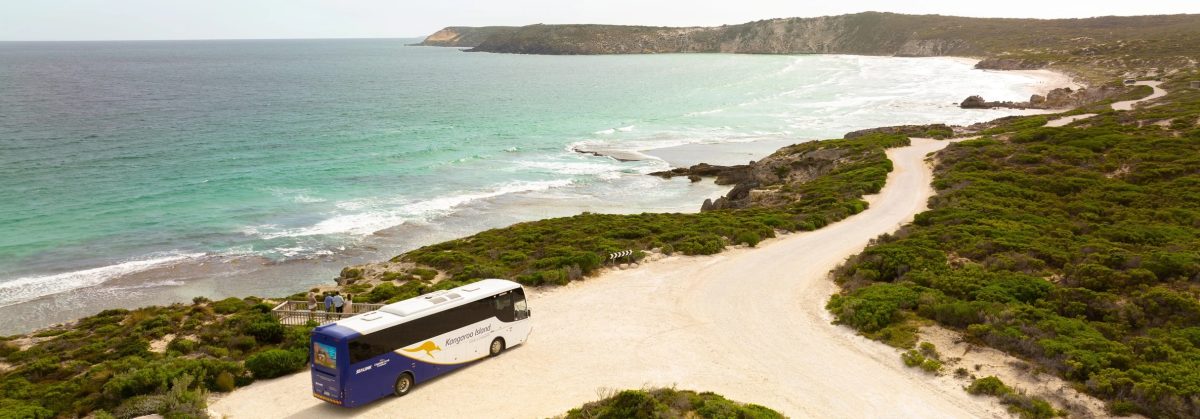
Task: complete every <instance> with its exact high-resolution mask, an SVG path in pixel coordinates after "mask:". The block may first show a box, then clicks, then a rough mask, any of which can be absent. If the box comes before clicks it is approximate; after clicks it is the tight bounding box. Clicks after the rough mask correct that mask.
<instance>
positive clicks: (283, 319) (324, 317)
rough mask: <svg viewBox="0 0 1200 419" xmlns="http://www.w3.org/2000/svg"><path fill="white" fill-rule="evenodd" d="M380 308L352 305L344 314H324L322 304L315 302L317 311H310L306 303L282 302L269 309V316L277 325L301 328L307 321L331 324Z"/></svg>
mask: <svg viewBox="0 0 1200 419" xmlns="http://www.w3.org/2000/svg"><path fill="white" fill-rule="evenodd" d="M380 307H383V304H366V303H354V304H351V305H350V310H348V311H346V312H345V313H334V312H326V311H325V303H323V302H317V309H316V310H311V311H310V310H309V309H308V302H307V301H284V302H282V303H279V305H277V306H275V308H273V309H271V314H274V315H275V318H277V319H279V323H280V324H283V325H285V326H303V325H305V324H306V323H308V321H309V320H312V321H314V322H317V324H327V323H333V322H335V321H338V320H341V319H344V318H347V317H353V316H355V315H359V314H362V313H366V312H368V311H375V310H377V309H379V308H380Z"/></svg>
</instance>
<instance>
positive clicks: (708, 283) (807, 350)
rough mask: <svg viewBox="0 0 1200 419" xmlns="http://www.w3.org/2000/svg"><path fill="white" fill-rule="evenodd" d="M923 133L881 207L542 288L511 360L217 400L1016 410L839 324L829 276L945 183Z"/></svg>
mask: <svg viewBox="0 0 1200 419" xmlns="http://www.w3.org/2000/svg"><path fill="white" fill-rule="evenodd" d="M946 145H947V142H937V141H932V140H921V139H914V145H913V146H911V147H905V148H902V149H895V150H891V151H889V152H888V155H889V157H890V158H891V159H892V160H893V162H894V163H895V170H894V171H893V172H892V173H891V174H890V175H889V176H888V182H887V186H886V187H885V188H884V189H883V191H882V192H881V193H880V194H879V195H875V196H872V197H869V201H870V202H871V208H870V209H868V210H867V211H864V212H863V213H861V214H858V215H856V216H854V217H851V218H849V219H846V220H844V221H842V222H839V223H836V224H833V225H831V226H828V227H826V228H824V229H821V230H818V231H815V232H808V233H799V234H792V235H788V236H785V237H783V238H780V239H775V240H770V241H767V242H764V243H762V244H760V245H759V248H758V249H734V250H730V251H727V252H725V253H722V254H720V255H715V256H709V257H669V258H666V259H663V260H661V261H658V262H654V263H650V264H647V265H645V266H643V267H641V268H639V269H630V270H621V271H610V272H608V273H605V274H604V275H601V276H599V277H597V278H594V279H589V280H587V281H584V282H578V283H573V284H571V285H569V286H566V287H561V288H557V289H551V290H547V291H541V292H536V293H533V294H532V295H531V307H532V309H533V314H534V317H533V321H534V322H535V323H534V332H533V335H532V336H531V337H530V340H529V342H528V343H526V344H525V345H522V346H520V347H516V348H513V349H512V350H511V351H509V352H506V353H505V354H503V355H501V356H500V357H499V358H497V359H494V360H486V361H484V362H482V363H480V364H479V365H475V366H472V367H469V368H466V369H463V370H461V371H459V372H456V373H453V374H450V375H448V376H445V377H443V378H440V379H437V380H434V381H432V382H429V383H425V384H423V385H420V386H418V387H417V388H416V389H415V390H414V392H413V393H412V394H410V395H408V396H406V397H404V398H402V399H398V398H387V399H384V400H380V401H378V402H375V403H372V404H370V405H368V406H365V407H361V408H357V409H344V408H340V407H336V406H333V405H330V404H327V403H324V402H321V401H318V400H317V399H314V398H313V397H312V395H311V394H312V392H311V387H310V386H311V384H310V382H309V374H308V373H307V372H304V373H300V374H295V375H291V376H288V377H283V378H279V379H275V380H270V381H263V382H258V383H255V384H253V385H251V386H249V387H247V388H245V389H241V390H238V391H235V392H233V393H231V394H229V395H227V396H225V397H223V398H220V399H219V400H216V401H214V402H213V403H212V404H211V407H210V410H212V412H213V413H214V415H215V416H216V417H222V416H228V417H231V418H258V417H321V418H329V417H345V416H362V417H389V418H390V417H413V418H418V417H456V418H457V417H463V418H476V417H489V418H493V417H515V418H529V417H547V416H553V415H556V414H560V413H563V412H565V411H566V410H568V409H570V408H572V407H575V406H578V405H580V404H582V403H584V402H587V401H590V400H594V399H596V398H597V397H598V395H600V394H603V393H604V392H605V391H607V390H611V389H627V388H640V387H645V386H677V387H678V388H681V389H694V390H701V391H714V392H717V393H719V394H723V395H725V396H728V397H730V398H732V399H734V400H739V401H744V402H751V403H758V404H762V405H765V406H770V407H772V408H775V409H779V410H781V411H782V412H784V413H785V414H787V415H789V416H792V417H823V418H837V417H845V418H861V417H918V418H939V417H945V418H962V417H1008V414H1007V413H1005V412H1004V410H1003V408H1002V407H1000V406H999V405H998V404H997V403H995V401H994V400H993V399H988V398H982V397H973V396H970V395H968V394H967V393H966V392H964V391H963V390H962V389H961V387H960V386H961V384H960V383H956V382H954V381H950V380H941V379H935V378H931V377H929V376H927V375H925V374H922V373H920V372H918V371H916V370H912V369H907V368H905V367H904V366H903V365H902V364H901V362H900V358H899V356H898V352H897V351H896V350H895V349H893V348H890V347H887V346H885V345H883V344H880V343H877V342H873V341H869V340H867V339H864V338H861V337H858V336H856V335H854V333H853V332H852V331H851V330H849V329H847V328H844V327H839V326H833V325H831V324H830V320H831V317H830V315H829V313H828V312H827V311H826V310H825V309H824V306H825V303H826V301H827V300H828V298H829V296H830V295H831V294H833V293H834V292H835V291H836V285H835V284H833V282H831V281H830V280H829V279H828V277H827V273H828V272H829V271H830V270H831V269H832V268H834V267H835V266H836V265H837V264H839V263H841V262H842V261H843V260H845V258H846V257H848V256H850V255H852V254H854V253H857V252H859V251H861V250H862V249H863V247H864V246H866V245H867V244H868V242H869V241H870V240H871V239H872V238H874V237H876V236H878V235H879V234H882V233H886V232H890V231H893V230H895V229H896V228H897V227H899V226H900V225H902V224H904V223H906V222H908V221H910V220H911V219H912V217H913V215H914V214H916V213H917V212H919V211H921V210H923V209H924V208H925V207H926V201H927V199H928V198H929V197H930V196H931V195H932V194H933V190H932V188H931V187H930V181H931V180H932V173H931V170H930V169H929V167H928V166H927V164H926V162H925V157H926V154H928V153H930V152H933V151H936V150H939V149H941V148H943V147H945V146H946Z"/></svg>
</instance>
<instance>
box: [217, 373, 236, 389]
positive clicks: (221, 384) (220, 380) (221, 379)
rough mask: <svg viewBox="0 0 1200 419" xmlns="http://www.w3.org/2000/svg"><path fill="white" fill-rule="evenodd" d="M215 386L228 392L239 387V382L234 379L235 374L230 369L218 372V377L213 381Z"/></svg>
mask: <svg viewBox="0 0 1200 419" xmlns="http://www.w3.org/2000/svg"><path fill="white" fill-rule="evenodd" d="M213 388H214V389H215V390H217V391H220V392H222V393H228V392H230V391H233V390H234V389H235V388H237V384H236V382H235V381H234V379H233V374H231V373H230V372H229V371H221V373H220V374H217V378H216V379H215V380H214V381H213Z"/></svg>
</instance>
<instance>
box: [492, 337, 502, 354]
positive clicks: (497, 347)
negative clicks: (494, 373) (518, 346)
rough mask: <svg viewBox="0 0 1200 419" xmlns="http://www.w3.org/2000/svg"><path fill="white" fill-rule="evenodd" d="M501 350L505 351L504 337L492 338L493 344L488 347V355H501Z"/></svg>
mask: <svg viewBox="0 0 1200 419" xmlns="http://www.w3.org/2000/svg"><path fill="white" fill-rule="evenodd" d="M501 352H504V339H501V338H495V339H492V346H489V347H488V356H496V355H500V353H501Z"/></svg>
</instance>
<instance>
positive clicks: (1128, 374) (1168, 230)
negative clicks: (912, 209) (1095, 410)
mask: <svg viewBox="0 0 1200 419" xmlns="http://www.w3.org/2000/svg"><path fill="white" fill-rule="evenodd" d="M1185 78H1192V79H1196V78H1197V76H1196V75H1191V76H1188V77H1179V78H1178V80H1179V81H1178V82H1176V83H1171V84H1169V85H1168V86H1167V88H1168V89H1171V90H1172V93H1171V94H1170V95H1169V96H1168V97H1167V99H1168V100H1169V102H1168V103H1167V104H1165V105H1162V106H1156V107H1152V108H1148V109H1142V110H1137V111H1133V112H1113V111H1108V112H1106V113H1104V114H1102V115H1101V116H1099V117H1096V118H1093V119H1091V120H1087V121H1085V122H1082V123H1077V126H1075V127H1065V128H1040V127H1031V126H1030V125H1031V124H1023V123H1022V121H1017V122H1015V123H1012V124H1009V125H1008V126H1007V127H1002V128H1000V129H996V130H993V131H992V135H990V136H985V137H983V138H981V139H978V140H973V141H966V142H962V143H960V144H956V145H953V146H951V147H950V148H948V149H947V150H946V151H945V152H944V153H942V155H941V156H940V157H941V162H940V164H939V165H938V167H937V169H936V180H935V187H936V188H937V189H938V191H939V195H938V196H937V197H936V198H935V199H933V200H932V201H931V208H932V209H931V210H930V211H929V212H926V213H923V214H920V215H918V217H917V219H916V221H915V224H914V225H912V226H909V227H906V228H905V229H904V230H902V231H901V232H899V233H898V234H896V235H892V236H886V237H883V238H882V239H881V240H879V242H878V243H876V244H874V245H872V246H871V247H869V248H868V249H866V251H864V252H863V253H862V254H860V255H858V256H856V257H854V258H852V259H851V260H850V261H849V262H848V263H847V264H846V265H845V266H844V267H842V268H840V269H839V271H838V272H837V278H838V281H839V282H841V283H842V284H843V286H844V287H845V293H844V295H841V296H837V297H835V298H834V299H833V300H832V301H831V302H830V304H829V308H830V310H832V311H833V312H834V313H835V315H837V318H838V320H839V321H840V322H842V323H845V324H847V325H850V326H853V327H856V328H858V329H859V330H861V331H863V332H864V333H865V334H867V335H868V336H872V337H876V338H880V339H885V340H887V339H891V340H896V339H895V338H896V337H897V336H903V335H904V334H905V333H906V332H905V329H906V328H910V327H911V325H912V324H911V323H910V322H908V321H907V320H906V319H909V318H911V316H913V315H916V316H920V317H924V318H927V319H932V320H934V321H937V322H938V323H940V324H942V325H945V326H949V327H952V328H956V329H958V330H962V331H964V332H965V333H966V336H967V337H968V338H969V339H971V340H973V341H976V342H979V343H983V344H986V345H989V346H993V347H996V348H1000V349H1003V350H1005V351H1008V352H1011V353H1014V354H1017V355H1020V356H1022V357H1025V358H1027V359H1029V360H1031V361H1032V362H1035V363H1037V364H1038V365H1040V366H1042V367H1043V368H1045V369H1047V370H1050V371H1054V372H1056V373H1058V374H1060V375H1062V376H1064V377H1066V378H1068V379H1070V380H1072V381H1075V382H1078V383H1079V384H1080V385H1081V386H1083V388H1085V389H1086V390H1087V391H1088V392H1090V393H1092V394H1095V395H1097V396H1100V397H1102V398H1105V399H1108V400H1110V401H1112V404H1111V408H1112V409H1113V410H1114V412H1116V413H1124V412H1141V413H1145V414H1148V415H1151V416H1165V417H1196V416H1200V302H1197V296H1198V295H1200V285H1198V283H1200V254H1198V252H1197V249H1200V128H1197V126H1196V121H1197V119H1200V92H1197V91H1195V90H1189V89H1185V88H1184V86H1186V82H1184V81H1183V79H1185ZM1039 119H1044V118H1042V117H1033V118H1029V119H1028V121H1033V122H1035V124H1033V125H1035V126H1036V125H1040V123H1037V121H1039ZM1153 122H1161V123H1163V124H1168V126H1166V127H1163V126H1159V125H1153V124H1151V123H1153ZM1079 124H1083V125H1079ZM1139 125H1142V126H1141V127H1139Z"/></svg>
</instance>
